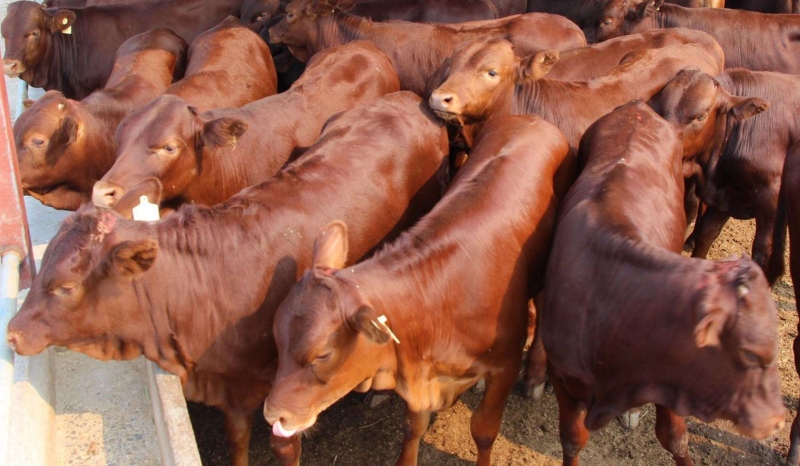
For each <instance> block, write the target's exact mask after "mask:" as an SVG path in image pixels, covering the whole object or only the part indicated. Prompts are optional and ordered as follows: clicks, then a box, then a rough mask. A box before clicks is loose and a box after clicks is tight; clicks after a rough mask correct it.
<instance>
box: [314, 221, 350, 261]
mask: <svg viewBox="0 0 800 466" xmlns="http://www.w3.org/2000/svg"><path fill="white" fill-rule="evenodd" d="M347 249H348V242H347V225H345V223H344V222H342V221H341V220H334V221H333V222H331V223H329V224H328V226H326V227H325V228H323V229H322V230H320V232H319V233H318V234H317V238H316V239H315V240H314V259H313V261H312V264H313V267H314V268H315V269H321V270H338V269H341V268H342V267H344V266H345V264H346V262H347Z"/></svg>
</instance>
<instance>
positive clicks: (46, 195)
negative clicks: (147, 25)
mask: <svg viewBox="0 0 800 466" xmlns="http://www.w3.org/2000/svg"><path fill="white" fill-rule="evenodd" d="M186 47H187V46H186V42H184V41H183V39H181V38H180V37H178V36H176V35H175V34H174V33H173V32H172V31H170V30H168V29H164V28H160V27H156V28H153V29H151V30H150V31H148V32H145V33H143V34H139V35H136V36H134V37H131V38H130V39H128V40H127V41H126V42H125V43H124V44H123V45H122V47H120V49H119V51H118V52H117V56H116V61H115V63H114V70H113V72H112V74H111V76H110V78H109V79H108V83H107V84H106V87H105V88H104V89H102V90H99V91H97V92H95V93H93V94H92V95H90V96H89V97H87V98H85V99H84V100H82V101H80V102H77V101H74V100H71V99H67V98H65V97H64V95H63V94H61V93H60V92H58V91H49V92H47V93H46V94H45V95H44V96H43V97H42V98H41V99H39V100H38V101H36V102H35V103H34V104H33V105H32V106H31V107H30V108H29V109H27V110H26V111H25V112H23V114H22V115H21V116H20V117H19V119H18V120H17V121H16V123H15V124H14V139H15V143H16V147H17V157H18V160H19V167H20V175H21V178H22V185H23V188H24V189H25V193H26V194H28V195H30V196H33V197H35V198H36V199H38V200H39V201H41V202H42V203H43V204H45V205H49V206H51V207H55V208H57V209H67V210H75V209H77V208H78V207H79V206H80V205H81V204H82V203H84V202H86V201H88V200H89V199H90V198H91V193H92V187H93V186H94V183H95V182H96V181H97V180H98V179H100V178H101V177H102V176H103V175H104V174H105V172H106V171H107V170H108V169H109V168H111V165H112V164H113V163H114V158H115V155H116V151H117V145H116V143H115V141H114V131H115V130H116V128H117V125H118V124H119V122H120V121H121V120H122V119H123V118H125V117H126V116H127V115H129V114H130V113H132V112H133V111H134V110H136V109H137V108H139V107H141V106H142V105H145V104H146V103H147V102H149V101H150V100H151V99H153V98H155V97H156V96H158V95H159V94H161V93H162V92H164V90H165V89H166V88H167V86H169V85H170V83H171V82H172V77H173V74H174V72H175V71H176V70H183V69H184V62H185V54H186Z"/></svg>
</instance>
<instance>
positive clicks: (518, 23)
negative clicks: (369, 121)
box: [269, 0, 586, 95]
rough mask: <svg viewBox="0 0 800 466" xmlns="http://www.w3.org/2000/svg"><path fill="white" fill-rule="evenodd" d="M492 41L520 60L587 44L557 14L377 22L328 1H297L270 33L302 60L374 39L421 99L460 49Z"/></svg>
mask: <svg viewBox="0 0 800 466" xmlns="http://www.w3.org/2000/svg"><path fill="white" fill-rule="evenodd" d="M487 36H490V37H504V38H507V39H509V40H510V41H511V42H512V43H513V44H514V46H515V48H516V51H517V53H519V54H521V55H525V54H531V53H534V52H536V51H539V50H544V49H558V50H569V49H573V48H576V47H583V46H585V45H586V39H585V38H584V37H583V33H582V32H581V31H580V30H579V29H578V28H577V27H576V26H575V24H573V23H571V22H570V21H569V20H567V19H566V18H563V17H558V16H554V15H548V14H539V13H531V14H526V15H516V16H510V17H507V18H501V19H498V20H493V21H475V22H470V23H463V24H457V25H450V24H419V23H406V22H399V21H398V22H390V23H374V22H372V21H370V20H368V19H366V18H362V17H358V16H353V15H348V14H346V13H343V12H341V11H340V10H339V9H338V7H336V4H331V3H328V2H327V1H326V0H293V1H292V2H291V3H290V4H289V5H287V6H286V15H285V16H284V19H283V20H282V21H281V22H280V23H278V24H277V25H275V26H273V27H272V28H270V30H269V37H270V42H273V43H275V42H280V43H283V44H286V45H287V46H289V50H290V51H291V52H292V54H293V55H294V56H295V57H297V58H298V59H300V60H301V61H306V60H308V58H309V57H311V56H312V55H314V54H315V53H317V52H319V51H320V50H324V49H326V48H328V47H333V46H335V45H341V44H344V43H347V42H351V41H354V40H359V39H364V40H371V41H373V42H374V43H375V44H376V45H377V46H378V48H380V49H381V50H383V51H384V52H385V53H386V55H388V56H389V59H390V60H392V64H393V65H394V67H395V69H396V70H397V74H398V75H399V76H400V85H401V86H402V88H403V89H407V90H410V91H414V92H416V93H417V94H420V95H422V94H423V93H424V91H425V82H426V81H427V79H428V77H429V76H431V75H432V74H433V73H434V72H435V71H436V69H437V68H439V65H441V64H442V62H443V61H444V60H445V59H446V58H447V57H448V56H450V55H451V54H452V53H453V50H454V49H455V48H456V46H457V45H458V44H460V43H462V42H465V41H468V40H471V39H474V38H478V37H487Z"/></svg>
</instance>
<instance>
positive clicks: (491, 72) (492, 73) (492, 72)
mask: <svg viewBox="0 0 800 466" xmlns="http://www.w3.org/2000/svg"><path fill="white" fill-rule="evenodd" d="M486 74H488V75H489V76H491V77H492V78H496V77H497V75H498V74H500V73H498V72H497V70H489V71H488V72H486Z"/></svg>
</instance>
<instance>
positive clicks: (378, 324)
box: [370, 315, 400, 345]
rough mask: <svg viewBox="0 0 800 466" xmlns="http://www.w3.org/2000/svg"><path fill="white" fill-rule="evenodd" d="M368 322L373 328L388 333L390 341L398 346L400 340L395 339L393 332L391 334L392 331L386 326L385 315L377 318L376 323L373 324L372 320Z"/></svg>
mask: <svg viewBox="0 0 800 466" xmlns="http://www.w3.org/2000/svg"><path fill="white" fill-rule="evenodd" d="M370 322H372V325H374V326H375V328H377V329H378V330H380V331H382V332H386V333H388V334H389V336H390V337H392V340H394V342H395V343H397V344H398V345H399V344H400V340H399V339H398V338H397V335H395V334H394V332H392V329H390V328H389V326H388V325H386V316H385V315H382V316H380V317H378V321H377V322H375V321H374V320H371V321H370Z"/></svg>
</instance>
